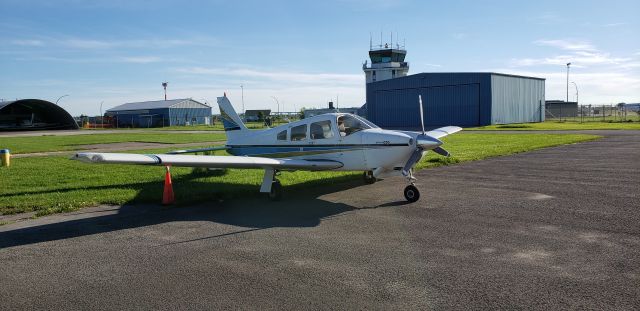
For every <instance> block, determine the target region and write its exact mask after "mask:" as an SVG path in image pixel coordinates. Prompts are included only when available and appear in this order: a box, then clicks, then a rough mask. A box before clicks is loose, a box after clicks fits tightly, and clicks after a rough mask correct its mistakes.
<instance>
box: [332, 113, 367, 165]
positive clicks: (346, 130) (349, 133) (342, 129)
mask: <svg viewBox="0 0 640 311" xmlns="http://www.w3.org/2000/svg"><path fill="white" fill-rule="evenodd" d="M342 117H347V118H348V116H341V117H340V118H342ZM347 118H345V119H343V120H340V119H339V120H338V124H339V125H338V130H337V133H338V136H337V138H338V139H337V141H338V146H339V150H340V152H338V153H337V154H338V159H339V160H338V161H340V162H342V164H343V165H344V167H343V168H344V169H346V170H367V166H366V159H365V156H364V155H365V153H364V152H365V148H366V146H364V145H363V132H362V131H354V128H353V127H352V126H350V125H352V124H349V120H347ZM341 121H344V122H341ZM340 123H342V125H340ZM345 124H346V126H344V125H345Z"/></svg>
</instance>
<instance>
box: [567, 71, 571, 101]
mask: <svg viewBox="0 0 640 311" xmlns="http://www.w3.org/2000/svg"><path fill="white" fill-rule="evenodd" d="M569 66H571V63H567V103H568V102H569Z"/></svg>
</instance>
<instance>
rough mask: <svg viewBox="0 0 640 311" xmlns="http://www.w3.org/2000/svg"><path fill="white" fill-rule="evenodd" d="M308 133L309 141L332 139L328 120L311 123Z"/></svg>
mask: <svg viewBox="0 0 640 311" xmlns="http://www.w3.org/2000/svg"><path fill="white" fill-rule="evenodd" d="M309 131H310V133H311V139H327V138H331V137H333V131H332V130H331V121H329V120H326V121H319V122H314V123H311V127H310V128H309Z"/></svg>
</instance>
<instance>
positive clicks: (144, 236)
mask: <svg viewBox="0 0 640 311" xmlns="http://www.w3.org/2000/svg"><path fill="white" fill-rule="evenodd" d="M589 133H595V132H589ZM600 133H601V134H604V135H606V137H605V138H603V139H601V140H598V141H592V142H586V143H580V144H573V145H566V146H560V147H554V148H547V149H543V150H538V151H533V152H529V153H523V154H517V155H512V156H505V157H497V158H492V159H488V160H484V161H477V162H470V163H464V164H460V165H454V166H448V167H441V168H436V169H429V170H423V171H420V172H418V173H417V177H418V178H419V181H418V184H417V185H418V188H419V189H420V190H421V194H422V198H421V200H420V201H418V202H417V203H413V204H407V203H405V202H404V199H403V197H402V189H403V188H404V186H405V182H404V180H403V179H401V178H393V179H387V180H384V181H381V182H378V183H376V184H374V185H364V184H362V183H357V184H350V185H344V184H340V185H329V186H327V187H328V188H326V189H312V190H310V191H308V192H306V193H285V197H284V201H282V202H279V203H273V202H269V201H267V200H266V199H237V200H231V201H224V202H211V203H207V204H202V205H199V206H189V207H176V208H162V207H160V206H123V207H108V206H104V207H96V208H88V209H83V210H80V211H78V212H75V213H71V214H63V215H53V216H48V217H42V218H39V219H33V220H26V221H19V222H16V223H12V224H8V225H4V226H0V309H92V310H100V309H172V310H173V309H207V310H211V309H222V308H225V309H413V310H415V309H436V310H443V309H445V310H449V309H545V310H546V309H580V310H588V309H593V310H607V309H608V310H638V309H640V132H639V131H612V132H600Z"/></svg>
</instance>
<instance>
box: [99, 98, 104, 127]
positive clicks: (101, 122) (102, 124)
mask: <svg viewBox="0 0 640 311" xmlns="http://www.w3.org/2000/svg"><path fill="white" fill-rule="evenodd" d="M103 103H104V100H103V101H101V102H100V128H104V123H103V120H104V119H103V117H102V104H103Z"/></svg>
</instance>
